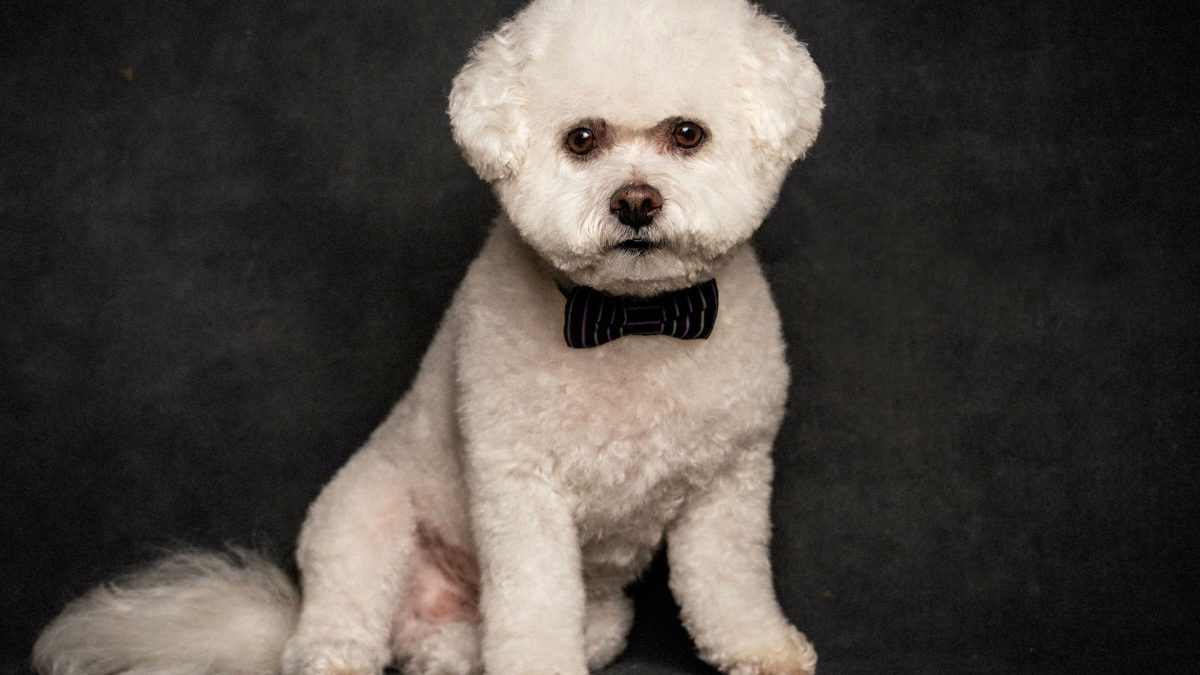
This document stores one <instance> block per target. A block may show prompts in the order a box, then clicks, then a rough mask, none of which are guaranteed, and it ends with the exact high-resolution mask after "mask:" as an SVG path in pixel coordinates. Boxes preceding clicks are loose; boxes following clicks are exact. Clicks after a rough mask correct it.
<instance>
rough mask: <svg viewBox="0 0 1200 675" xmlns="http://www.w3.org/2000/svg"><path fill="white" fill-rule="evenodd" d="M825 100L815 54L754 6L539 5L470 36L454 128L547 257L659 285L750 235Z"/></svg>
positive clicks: (722, 2)
mask: <svg viewBox="0 0 1200 675" xmlns="http://www.w3.org/2000/svg"><path fill="white" fill-rule="evenodd" d="M823 92H824V84H823V82H822V80H821V75H820V73H819V72H818V70H817V67H816V66H815V65H814V64H813V61H812V59H811V58H810V57H809V55H808V52H807V50H806V49H805V48H804V46H803V45H802V44H800V43H799V42H797V40H796V39H795V37H793V36H792V34H791V33H790V32H789V31H788V29H787V28H785V27H784V26H783V25H781V24H780V23H779V22H778V21H777V20H775V19H773V18H771V17H769V16H766V15H764V14H762V13H760V12H759V11H758V10H757V9H756V8H755V7H754V6H752V5H750V4H749V3H747V2H745V1H744V0H707V1H699V0H604V1H603V2H600V1H597V0H535V1H534V2H533V3H532V4H531V5H529V6H528V7H526V8H525V9H524V10H523V11H522V12H521V13H519V14H518V15H516V16H515V17H514V18H512V19H511V20H509V21H508V22H507V23H505V24H503V25H502V26H501V27H500V29H499V30H497V31H496V32H495V33H493V34H491V35H489V36H488V37H486V38H484V40H483V41H481V42H480V43H479V44H478V45H476V47H475V50H474V51H473V52H472V55H471V58H470V60H469V62H468V63H467V65H466V66H465V67H464V68H463V69H462V71H461V72H460V73H459V74H458V76H457V77H456V78H455V80H454V87H453V90H452V91H451V94H450V120H451V125H452V127H453V130H454V137H455V140H456V141H457V142H458V144H459V146H460V147H461V148H462V151H463V154H464V156H465V157H466V159H467V161H468V162H469V163H470V164H471V166H472V167H473V168H474V169H475V170H476V172H478V173H479V175H480V177H482V178H483V179H484V180H486V181H489V182H492V183H493V185H494V188H495V191H496V194H497V196H498V197H499V199H500V202H501V204H502V205H503V207H504V210H505V212H506V213H507V215H508V216H509V218H510V219H511V220H512V222H513V223H514V224H515V225H516V227H517V230H518V231H519V232H520V233H521V236H522V238H523V239H525V241H527V242H528V243H529V244H530V245H531V246H532V247H533V248H534V250H536V251H537V252H538V254H539V255H540V256H541V257H542V258H544V259H545V260H546V261H547V262H548V263H549V264H550V265H552V266H553V267H554V268H556V269H557V270H558V271H559V272H561V273H562V274H563V275H565V276H566V277H567V278H569V279H570V280H571V281H573V282H575V283H579V284H583V285H587V286H592V287H594V288H598V289H601V290H605V291H608V292H611V293H618V294H633V295H652V294H655V293H660V292H663V291H667V290H672V289H676V288H681V287H685V286H689V285H692V284H695V283H697V282H699V281H703V280H704V279H706V278H710V277H712V276H713V274H714V273H715V272H716V270H717V269H718V268H719V267H720V265H721V264H722V263H723V262H724V261H725V260H727V259H728V258H729V256H731V255H732V254H733V252H734V251H735V250H736V249H737V248H738V247H739V246H740V245H741V244H743V243H745V241H746V240H747V239H749V237H750V235H751V234H752V233H753V231H754V230H755V229H756V228H757V227H758V226H759V224H760V223H761V222H762V220H763V218H764V217H765V216H766V214H767V212H768V211H769V210H770V208H771V206H772V205H773V204H774V203H775V199H776V197H777V196H778V193H779V187H780V184H781V183H782V181H783V178H784V176H785V174H786V173H787V168H788V167H789V166H790V165H791V164H792V162H794V161H795V160H796V159H797V158H799V157H801V156H803V155H804V153H805V151H806V150H807V149H808V148H809V146H810V145H812V143H813V141H814V140H815V139H816V136H817V130H818V129H819V128H820V124H821V107H822V95H823Z"/></svg>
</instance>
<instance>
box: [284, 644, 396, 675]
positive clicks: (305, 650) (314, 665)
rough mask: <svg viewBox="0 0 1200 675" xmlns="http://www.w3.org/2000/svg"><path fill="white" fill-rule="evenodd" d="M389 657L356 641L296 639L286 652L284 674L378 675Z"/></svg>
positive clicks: (286, 648)
mask: <svg viewBox="0 0 1200 675" xmlns="http://www.w3.org/2000/svg"><path fill="white" fill-rule="evenodd" d="M388 658H389V655H388V654H386V653H381V650H379V649H373V648H371V647H369V646H367V645H364V644H363V643H361V642H358V641H356V640H313V639H306V638H301V637H299V636H297V637H293V638H292V639H291V640H289V641H288V643H287V647H285V648H284V650H283V675H378V674H379V673H380V672H381V671H382V670H383V667H384V666H385V665H386V664H387V661H388Z"/></svg>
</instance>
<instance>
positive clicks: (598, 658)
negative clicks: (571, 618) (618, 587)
mask: <svg viewBox="0 0 1200 675" xmlns="http://www.w3.org/2000/svg"><path fill="white" fill-rule="evenodd" d="M632 625H633V603H632V602H630V600H629V598H627V597H625V594H624V593H622V592H620V591H617V592H616V593H615V594H614V595H610V596H606V597H603V598H588V600H587V605H586V607H585V613H584V622H583V642H584V649H585V650H586V652H587V664H588V670H600V669H601V668H603V667H604V666H607V665H608V664H609V663H611V662H612V660H613V659H615V658H617V656H618V655H620V653H621V652H622V651H624V650H625V638H626V636H627V635H628V634H629V627H630V626H632Z"/></svg>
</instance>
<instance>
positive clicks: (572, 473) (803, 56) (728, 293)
mask: <svg viewBox="0 0 1200 675" xmlns="http://www.w3.org/2000/svg"><path fill="white" fill-rule="evenodd" d="M822 94H823V84H822V80H821V76H820V73H819V72H818V71H817V68H816V66H815V65H814V64H813V62H812V59H811V58H810V57H809V55H808V53H807V51H806V50H805V48H804V47H803V45H801V44H800V43H799V42H797V41H796V39H795V38H794V37H793V36H792V34H791V33H790V32H789V31H788V30H787V29H786V28H785V27H784V26H783V25H781V24H780V22H779V21H777V20H775V19H773V18H771V17H769V16H766V15H764V14H762V13H761V12H760V11H759V10H757V9H756V8H755V7H754V6H752V5H750V4H748V3H747V2H746V1H745V0H707V1H703V2H702V1H698V0H695V1H687V0H605V1H604V2H600V1H597V0H592V1H588V0H535V1H534V2H533V3H532V4H531V5H529V6H528V7H526V8H525V9H524V10H523V11H522V12H521V13H519V14H518V15H517V16H516V17H514V18H512V19H511V20H509V21H508V22H506V23H504V24H503V25H502V26H501V27H500V28H499V29H498V30H497V31H496V32H495V33H493V34H491V35H490V36H488V37H486V38H485V39H484V40H483V41H482V42H480V43H479V44H478V45H477V46H476V48H475V50H474V51H473V52H472V55H471V58H470V61H469V62H468V63H467V65H466V66H465V67H464V68H463V70H462V72H461V73H459V75H458V76H457V78H456V79H455V80H454V87H453V91H452V92H451V95H450V118H451V122H452V126H453V130H454V138H455V140H456V141H457V142H458V144H459V145H460V146H461V148H462V150H463V153H464V155H465V157H466V159H467V161H468V162H469V163H470V164H471V166H472V167H474V168H475V170H476V171H477V172H478V173H479V175H480V176H481V177H482V178H483V179H484V180H486V181H489V182H490V183H492V185H493V187H494V189H495V192H496V195H497V196H498V198H499V200H500V203H501V204H502V206H503V214H502V215H501V216H500V217H499V218H498V219H497V221H496V223H495V225H494V227H493V229H492V232H491V235H490V236H489V238H488V240H487V243H486V245H485V246H484V248H483V251H482V252H481V253H480V255H479V258H478V259H477V260H476V261H475V262H474V263H473V264H472V265H471V268H470V271H469V272H468V273H467V276H466V279H465V280H464V281H463V283H462V286H461V287H460V288H459V290H458V292H457V294H456V295H455V297H454V301H453V304H452V305H451V307H450V310H449V312H448V313H447V315H446V317H445V319H444V321H443V322H442V325H441V328H440V329H439V331H438V333H437V336H436V337H435V338H434V340H433V344H432V345H431V346H430V348H429V352H428V353H427V354H426V356H425V358H424V361H423V362H422V364H421V367H420V371H419V373H418V375H417V377H416V380H415V382H414V384H413V387H412V390H411V391H410V392H409V393H408V395H407V396H405V397H404V399H403V400H402V401H401V402H400V403H399V405H397V406H396V408H395V409H394V411H393V412H392V413H391V415H390V416H389V417H388V419H387V420H386V421H385V422H384V423H383V424H382V426H380V427H379V429H378V430H377V431H376V432H375V433H374V434H373V435H372V436H371V438H370V440H369V441H368V442H367V444H366V445H365V447H363V448H362V449H361V450H360V451H359V452H358V453H357V454H356V455H355V456H354V457H353V459H351V460H350V462H349V463H348V464H347V465H346V466H345V468H343V469H342V470H341V471H340V472H339V473H338V474H337V476H336V477H335V478H334V479H333V481H332V482H330V483H329V485H328V486H327V487H326V488H325V490H324V491H323V492H322V493H321V496H320V498H319V499H317V501H316V503H314V504H313V505H312V508H311V510H310V512H309V515H308V520H307V522H306V523H305V525H304V529H303V533H302V535H301V537H300V543H299V548H298V559H299V565H300V570H301V572H302V578H303V598H304V600H303V603H302V604H301V603H300V602H299V601H298V600H297V598H296V592H295V590H293V589H292V588H291V586H290V584H289V583H288V582H287V580H286V579H285V578H284V576H283V575H282V573H281V572H279V571H278V570H277V569H275V568H274V567H272V566H270V565H269V564H267V563H265V562H264V561H262V560H260V559H258V558H256V557H254V556H252V555H247V554H242V555H240V556H239V555H232V556H222V555H217V554H204V553H186V554H179V555H177V556H175V557H172V558H170V559H168V560H166V561H163V562H160V563H158V564H157V565H156V566H155V567H153V568H151V569H149V570H147V571H143V572H141V573H138V574H136V575H133V576H132V577H130V578H127V579H125V580H121V581H118V582H116V583H114V584H110V585H107V586H105V587H102V588H100V589H96V590H94V591H92V592H91V593H90V594H89V595H87V596H85V597H84V598H82V599H81V600H78V601H76V602H75V603H73V604H72V605H71V606H69V607H68V608H67V610H65V611H64V613H63V614H62V615H61V616H60V617H59V618H57V619H56V620H55V622H54V623H53V624H51V625H50V627H48V628H47V629H46V631H45V633H44V634H43V635H42V637H41V639H40V640H39V642H38V644H37V646H36V648H35V662H36V664H37V667H38V668H39V669H40V670H41V671H42V672H43V673H46V674H56V675H62V674H68V673H70V674H73V673H89V674H91V673H107V672H118V671H123V672H134V673H245V674H250V673H273V672H278V671H279V670H280V669H282V671H283V672H284V673H288V674H305V675H318V674H321V675H327V674H335V673H336V674H350V673H353V674H356V675H357V674H366V673H372V674H373V673H378V672H379V671H380V670H381V669H382V668H383V667H384V666H385V665H386V664H388V663H391V662H397V663H399V664H401V665H402V666H403V667H404V668H405V669H406V670H407V671H408V672H410V673H415V674H422V675H433V674H442V673H446V674H452V673H462V674H465V673H478V672H480V670H486V671H487V672H488V673H490V674H492V675H537V674H541V673H545V674H551V673H553V674H557V675H579V674H582V673H585V672H586V671H587V670H588V669H589V668H591V669H596V668H599V667H601V666H603V665H604V664H606V663H608V662H609V661H611V660H612V659H613V658H614V657H615V656H616V655H617V654H618V653H619V652H620V651H621V649H622V648H623V646H624V644H625V635H626V632H627V631H628V629H629V626H630V623H631V621H632V609H631V606H630V602H629V600H628V599H627V598H626V597H625V595H624V588H625V586H626V585H627V584H629V583H630V582H631V581H632V580H634V579H635V578H636V577H637V576H638V575H639V574H640V573H641V572H642V570H643V569H644V568H645V566H646V564H647V563H648V561H649V560H650V558H651V556H652V554H653V553H654V551H655V550H656V549H657V548H658V547H659V546H660V545H662V544H663V542H664V539H665V542H666V546H667V551H668V557H669V564H670V570H671V571H670V585H671V590H672V591H673V593H674V594H675V597H676V598H677V599H678V601H679V604H680V606H681V608H682V616H683V621H684V623H685V624H686V626H687V628H688V630H689V631H690V632H691V635H692V636H693V638H694V639H695V642H696V645H697V646H698V648H699V651H700V654H701V655H702V656H703V658H705V659H706V660H707V661H709V662H710V663H712V664H714V665H715V666H716V667H718V668H719V669H721V670H722V671H724V672H725V673H730V674H736V675H750V674H775V675H779V674H784V673H786V674H789V675H791V674H800V673H812V672H813V670H814V667H815V664H816V654H815V653H814V651H813V649H812V647H811V646H810V645H809V643H808V641H807V640H806V639H805V637H804V636H803V635H802V634H801V633H800V632H799V631H797V630H796V629H795V628H794V627H792V625H791V624H790V623H789V622H788V620H787V619H786V618H785V617H784V615H783V613H782V612H781V610H780V608H779V605H778V603H777V602H776V599H775V596H774V592H773V590H772V582H771V572H770V564H769V557H768V539H769V533H770V525H769V521H768V502H769V495H770V480H771V472H772V465H771V459H770V452H771V444H772V441H773V438H774V436H775V433H776V430H777V428H778V426H779V422H780V418H781V416H782V414H783V408H784V399H785V395H786V390H787V383H788V374H787V366H786V363H785V360H784V345H783V341H782V338H781V335H780V328H779V319H778V315H777V314H776V310H775V306H774V304H773V303H772V301H771V296H770V293H769V291H768V289H767V285H766V283H765V281H764V279H763V275H762V272H761V270H760V268H759V265H758V263H757V261H756V260H755V257H754V253H753V252H752V251H751V250H750V248H749V247H748V246H747V245H746V242H747V240H748V239H749V238H750V235H751V233H753V232H754V230H755V229H756V228H757V227H758V226H759V224H760V223H761V222H762V220H763V218H764V217H765V216H766V214H767V212H768V210H769V209H770V208H771V207H772V205H773V204H774V202H775V199H776V197H777V194H778V191H779V188H780V185H781V183H782V181H783V179H784V176H785V174H786V173H787V170H788V167H789V166H790V165H791V164H792V162H793V161H795V160H796V159H797V158H799V157H800V156H802V155H803V154H804V152H805V151H806V150H807V149H808V147H809V146H810V145H811V144H812V143H813V140H814V139H815V137H816V135H817V130H818V128H819V126H820V119H821V107H822ZM718 289H719V312H718V311H717V310H718V302H717V300H718ZM564 308H565V309H564ZM564 317H565V321H566V325H565V326H564ZM622 335H624V336H626V337H621V336H622ZM618 338H619V339H618ZM679 338H684V339H679ZM701 338H702V339H701Z"/></svg>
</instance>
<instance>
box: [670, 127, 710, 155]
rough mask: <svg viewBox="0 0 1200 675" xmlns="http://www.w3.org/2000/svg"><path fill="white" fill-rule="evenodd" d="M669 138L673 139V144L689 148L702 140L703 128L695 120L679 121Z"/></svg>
mask: <svg viewBox="0 0 1200 675" xmlns="http://www.w3.org/2000/svg"><path fill="white" fill-rule="evenodd" d="M671 139H672V140H673V141H675V145H677V146H679V147H681V148H684V149H691V148H694V147H696V146H697V145H700V143H702V142H703V141H704V129H702V128H701V127H700V125H699V124H696V123H695V122H680V123H679V124H676V125H675V130H674V131H672V132H671Z"/></svg>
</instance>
